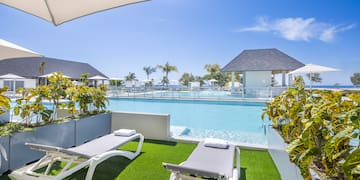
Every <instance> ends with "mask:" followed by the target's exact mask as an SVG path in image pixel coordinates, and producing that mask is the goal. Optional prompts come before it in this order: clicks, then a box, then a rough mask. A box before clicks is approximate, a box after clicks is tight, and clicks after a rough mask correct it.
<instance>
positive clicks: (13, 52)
mask: <svg viewBox="0 0 360 180" xmlns="http://www.w3.org/2000/svg"><path fill="white" fill-rule="evenodd" d="M20 57H41V55H40V54H38V53H36V52H34V51H31V50H29V49H25V48H23V47H20V46H18V45H16V44H13V43H11V42H8V41H5V40H3V39H0V60H3V59H9V58H20Z"/></svg>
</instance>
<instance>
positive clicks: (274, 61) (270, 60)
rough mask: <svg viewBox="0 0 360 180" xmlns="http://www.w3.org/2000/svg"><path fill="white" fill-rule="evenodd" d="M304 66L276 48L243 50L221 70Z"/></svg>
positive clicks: (284, 68)
mask: <svg viewBox="0 0 360 180" xmlns="http://www.w3.org/2000/svg"><path fill="white" fill-rule="evenodd" d="M302 66H304V64H303V63H301V62H299V61H298V60H296V59H294V58H293V57H290V56H289V55H287V54H285V53H283V52H281V51H279V50H278V49H275V48H274V49H252V50H244V51H243V52H241V53H240V54H239V55H238V56H236V57H235V58H234V59H233V60H232V61H231V62H230V63H228V64H227V65H226V66H225V67H224V68H222V71H223V72H242V71H273V72H280V71H292V70H295V69H297V68H300V67H302Z"/></svg>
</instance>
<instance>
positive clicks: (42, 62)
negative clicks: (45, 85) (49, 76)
mask: <svg viewBox="0 0 360 180" xmlns="http://www.w3.org/2000/svg"><path fill="white" fill-rule="evenodd" d="M44 71H45V61H41V62H40V64H39V73H40V75H44ZM39 84H42V83H41V78H39Z"/></svg>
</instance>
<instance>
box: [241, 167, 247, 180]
mask: <svg viewBox="0 0 360 180" xmlns="http://www.w3.org/2000/svg"><path fill="white" fill-rule="evenodd" d="M240 179H241V180H246V168H240Z"/></svg>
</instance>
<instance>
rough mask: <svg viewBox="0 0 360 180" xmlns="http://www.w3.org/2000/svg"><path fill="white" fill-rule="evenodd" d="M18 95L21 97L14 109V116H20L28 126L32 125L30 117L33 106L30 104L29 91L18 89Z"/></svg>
mask: <svg viewBox="0 0 360 180" xmlns="http://www.w3.org/2000/svg"><path fill="white" fill-rule="evenodd" d="M16 93H20V95H21V97H20V98H18V99H16V101H15V102H16V104H15V107H14V114H15V115H19V116H20V117H21V118H22V119H23V122H24V124H25V125H26V126H28V125H29V124H30V123H31V119H30V115H31V109H32V108H31V104H30V99H31V98H30V96H29V90H28V89H25V88H18V89H16Z"/></svg>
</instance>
